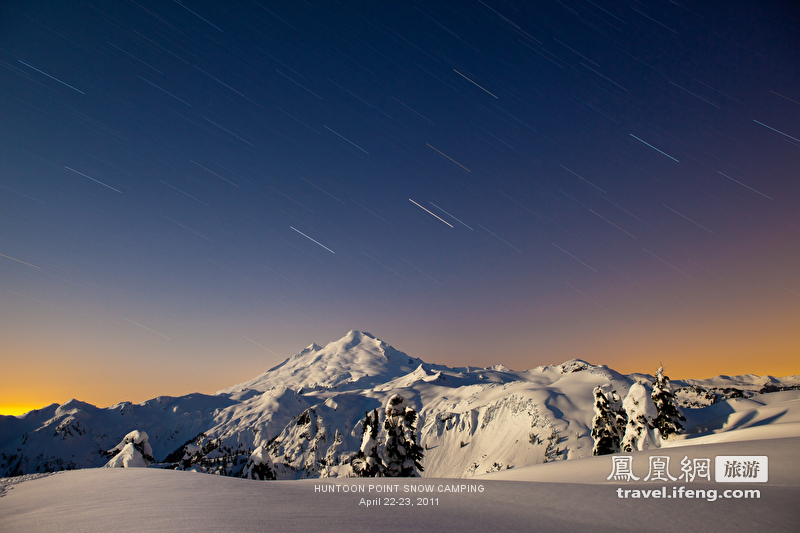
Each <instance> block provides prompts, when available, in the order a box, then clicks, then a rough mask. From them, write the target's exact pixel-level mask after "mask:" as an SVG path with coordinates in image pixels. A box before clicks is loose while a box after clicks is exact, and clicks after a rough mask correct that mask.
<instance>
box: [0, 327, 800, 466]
mask: <svg viewBox="0 0 800 533" xmlns="http://www.w3.org/2000/svg"><path fill="white" fill-rule="evenodd" d="M637 382H643V384H644V387H645V388H646V389H647V390H648V391H649V388H648V387H649V386H650V385H649V384H650V383H651V382H652V376H649V375H647V374H632V375H628V376H626V375H622V374H620V373H618V372H616V371H614V370H613V369H610V368H608V367H606V366H604V365H592V364H590V363H588V362H587V361H584V360H580V359H573V360H570V361H566V362H564V363H562V364H559V365H547V366H541V367H537V368H532V369H529V370H524V371H514V370H510V369H508V368H506V367H504V366H502V365H494V366H492V367H487V368H470V367H464V368H450V367H446V366H443V365H435V364H429V363H425V362H423V361H421V360H419V359H417V358H414V357H410V356H409V355H407V354H405V353H403V352H400V351H398V350H396V349H395V348H393V347H391V346H389V345H388V344H386V343H384V342H383V341H381V340H380V339H377V338H375V337H374V336H372V335H370V334H368V333H362V332H358V331H351V332H349V333H348V334H347V335H345V336H344V337H343V338H341V339H339V340H338V341H334V342H331V343H329V344H327V345H326V346H324V347H321V346H319V345H316V344H312V345H310V346H309V347H307V348H306V349H304V350H303V351H301V352H300V353H298V354H297V355H295V356H293V357H290V358H288V359H287V360H286V361H284V362H283V363H281V364H279V365H277V366H275V367H274V368H272V369H271V370H269V371H267V372H265V373H263V374H261V375H260V376H258V377H256V378H255V379H253V380H250V381H247V382H244V383H241V384H238V385H234V386H232V387H228V388H226V389H223V390H221V391H219V392H217V393H216V394H214V395H205V394H190V395H186V396H182V397H178V398H172V397H166V396H162V397H158V398H154V399H152V400H148V401H146V402H143V403H141V404H131V403H129V402H123V403H120V404H117V405H114V406H112V407H108V408H98V407H95V406H93V405H90V404H87V403H84V402H80V401H77V400H70V401H69V402H67V403H65V404H63V405H60V406H59V405H55V404H54V405H51V406H48V407H45V408H43V409H39V410H36V411H31V412H30V413H27V414H26V415H23V416H21V417H9V416H0V476H8V475H22V474H32V473H36V472H49V471H59V470H65V469H79V468H89V467H99V466H103V465H105V464H106V463H107V462H109V452H110V451H113V450H114V447H115V445H118V444H119V445H122V446H117V448H118V449H117V450H116V452H114V453H117V454H119V453H120V452H121V450H122V448H124V444H126V443H125V442H124V440H125V437H126V436H128V435H130V434H131V433H132V432H135V431H138V432H140V434H146V435H147V445H148V446H149V447H150V451H151V453H152V458H153V459H154V461H155V462H156V464H157V465H159V466H161V467H164V468H178V469H192V470H198V471H204V472H209V473H217V474H222V475H228V476H249V477H253V475H254V468H256V467H258V468H261V469H262V470H263V471H267V470H269V472H274V474H275V475H277V477H278V479H287V478H288V479H297V478H307V477H336V476H346V475H349V474H350V467H349V460H350V459H351V458H352V457H353V456H354V455H355V453H356V452H357V451H358V450H359V446H360V443H361V435H362V431H363V428H362V424H363V419H364V416H365V413H366V412H367V411H372V410H373V409H376V408H377V409H379V410H380V409H382V406H383V405H385V403H386V401H387V400H388V399H389V398H390V397H391V396H392V395H394V394H400V395H401V396H402V397H403V398H405V399H406V401H407V402H408V404H409V405H411V406H413V408H414V409H415V410H416V411H417V413H418V420H417V432H418V436H419V444H420V445H421V446H422V448H423V450H424V459H423V466H424V468H425V470H424V472H423V474H422V475H423V476H426V477H427V476H430V477H452V478H459V477H472V476H475V475H479V474H485V473H487V472H493V471H500V470H509V469H514V468H520V467H523V466H530V465H536V464H541V463H545V462H554V461H563V460H568V459H576V458H581V457H589V456H591V454H592V446H593V440H592V438H591V436H590V430H591V423H592V417H593V394H592V391H593V389H594V388H595V387H596V386H601V387H602V388H604V390H611V389H615V390H616V391H617V393H618V394H619V395H620V396H621V397H624V396H625V395H626V394H627V393H628V390H629V389H630V388H631V386H632V385H633V384H634V383H637ZM798 384H800V379H798V378H797V376H790V377H787V378H774V377H771V376H766V377H759V376H755V375H745V376H735V377H728V376H719V377H717V378H712V379H710V380H684V381H680V380H674V381H672V388H673V390H676V396H677V397H678V398H679V399H682V400H683V401H684V406H685V407H686V406H692V407H703V408H701V409H684V411H685V412H686V413H687V418H688V421H687V430H688V432H687V434H689V435H693V436H701V435H705V434H707V433H708V432H713V433H720V434H721V433H724V432H726V431H730V430H740V429H746V428H747V427H749V426H748V424H749V423H751V422H752V420H751V418H752V417H753V416H754V415H752V414H750V415H736V414H735V413H737V412H739V411H737V410H736V409H734V408H732V407H730V406H731V405H734V404H735V402H743V401H749V402H758V401H760V400H759V398H761V397H762V396H765V395H759V394H758V392H759V391H764V392H770V391H772V390H778V389H786V388H791V387H796V386H797V385H798ZM770 387H771V388H770ZM778 394H796V395H797V394H798V393H797V391H789V392H786V393H778ZM732 397H733V398H736V397H738V398H739V399H733V400H728V398H732ZM712 404H713V405H712ZM735 405H739V404H735ZM741 405H744V404H741ZM748 405H750V404H748ZM753 405H755V404H753ZM708 406H710V407H708ZM726 406H728V407H726ZM787 409H788V408H787ZM792 409H794V407H792V408H791V409H790V411H791V412H792V413H794V411H793V410H792ZM764 412H767V411H764ZM769 412H770V413H771V415H769V416H766V415H765V416H763V417H761V418H758V420H759V421H760V422H759V424H760V425H764V424H775V423H780V422H781V421H789V420H793V418H792V416H795V415H791V416H790V415H787V414H786V413H783V412H782V411H776V412H774V413H773V412H772V411H769ZM737 417H738V418H737ZM748 417H750V418H748ZM798 426H800V425H798ZM787 427H788V426H787ZM798 434H800V433H798ZM133 440H134V441H135V439H133ZM140 440H141V439H140ZM121 441H122V442H121ZM128 455H129V456H130V457H131V458H133V457H134V456H135V454H134V453H133V451H132V450H131V449H129V450H128ZM118 462H120V463H124V462H125V460H124V458H120V459H119V461H118ZM129 462H130V460H129ZM151 466H155V465H151ZM267 467H269V468H267ZM257 477H258V476H257Z"/></svg>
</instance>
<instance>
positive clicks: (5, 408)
mask: <svg viewBox="0 0 800 533" xmlns="http://www.w3.org/2000/svg"><path fill="white" fill-rule="evenodd" d="M42 407H46V405H41V404H35V405H30V404H13V403H8V404H0V415H6V416H20V415H24V414H25V413H29V412H31V411H33V410H34V409H41V408H42Z"/></svg>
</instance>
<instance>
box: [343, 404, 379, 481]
mask: <svg viewBox="0 0 800 533" xmlns="http://www.w3.org/2000/svg"><path fill="white" fill-rule="evenodd" d="M365 415H366V416H365V417H364V421H363V424H362V431H363V432H362V434H361V448H360V449H359V450H358V453H357V454H356V455H355V457H353V459H352V460H351V461H350V466H351V467H352V468H353V472H354V473H355V474H356V475H357V476H359V477H378V476H382V475H383V461H382V460H381V458H380V456H379V455H378V444H379V442H378V428H379V423H378V410H377V409H373V411H372V412H371V413H370V412H369V411H367V412H366V413H365Z"/></svg>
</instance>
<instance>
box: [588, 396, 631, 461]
mask: <svg viewBox="0 0 800 533" xmlns="http://www.w3.org/2000/svg"><path fill="white" fill-rule="evenodd" d="M594 413H595V415H594V418H593V419H592V438H593V439H594V448H593V449H592V455H606V454H610V453H618V452H619V451H620V444H621V441H622V438H623V435H624V430H625V425H626V422H627V419H626V417H625V414H624V411H622V409H621V405H620V402H619V396H617V391H615V390H612V391H610V392H609V393H608V394H606V393H604V392H603V390H602V389H601V388H600V387H599V386H597V387H595V388H594Z"/></svg>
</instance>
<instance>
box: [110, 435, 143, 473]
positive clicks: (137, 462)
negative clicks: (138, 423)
mask: <svg viewBox="0 0 800 533" xmlns="http://www.w3.org/2000/svg"><path fill="white" fill-rule="evenodd" d="M106 454H107V455H111V456H113V457H112V458H111V460H110V461H108V463H106V465H105V467H106V468H131V467H144V466H147V465H149V464H150V463H152V462H153V461H154V459H153V448H152V447H150V443H149V442H148V437H147V433H146V432H144V431H139V430H136V429H135V430H133V431H131V432H130V433H128V434H127V435H125V437H124V438H123V439H122V440H121V441H120V442H119V444H117V445H116V446H114V447H113V448H111V449H110V450H108V452H106Z"/></svg>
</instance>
